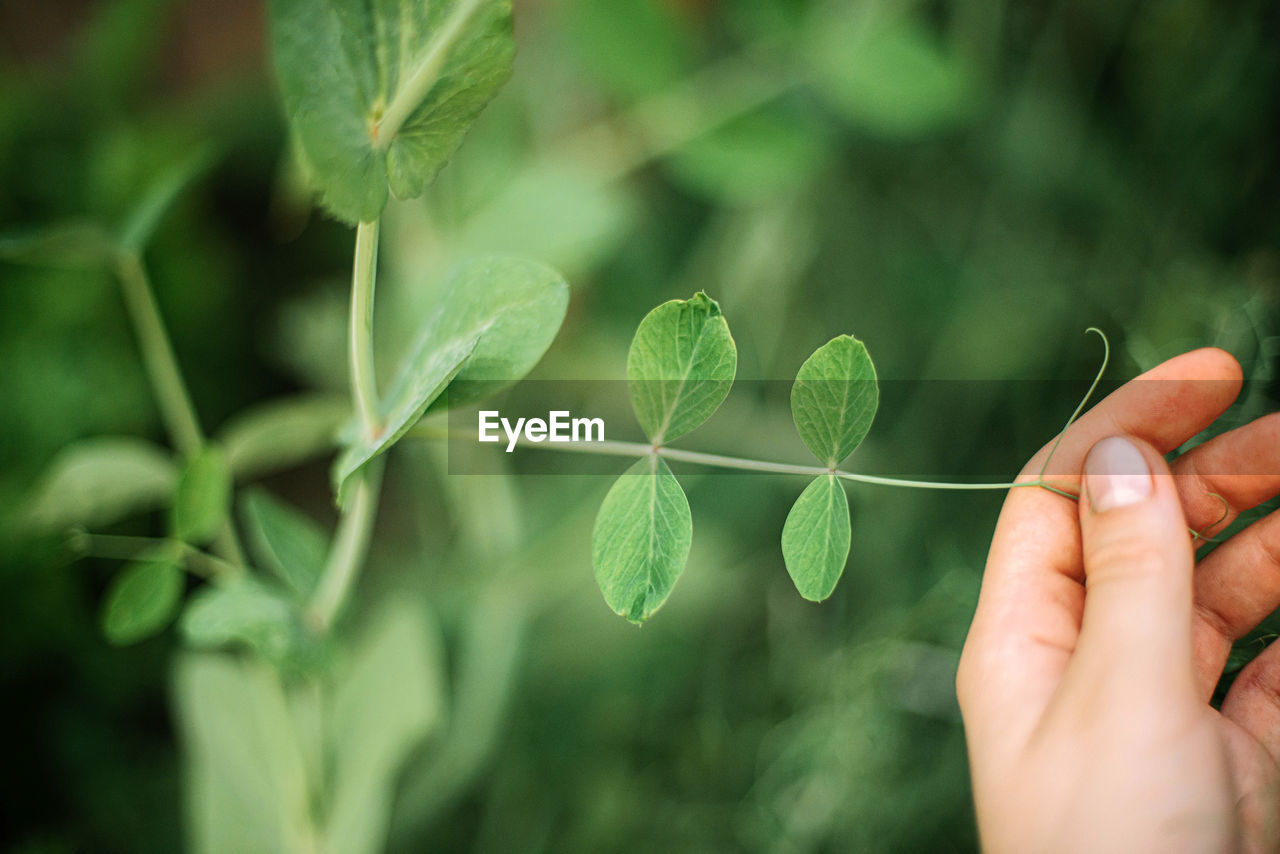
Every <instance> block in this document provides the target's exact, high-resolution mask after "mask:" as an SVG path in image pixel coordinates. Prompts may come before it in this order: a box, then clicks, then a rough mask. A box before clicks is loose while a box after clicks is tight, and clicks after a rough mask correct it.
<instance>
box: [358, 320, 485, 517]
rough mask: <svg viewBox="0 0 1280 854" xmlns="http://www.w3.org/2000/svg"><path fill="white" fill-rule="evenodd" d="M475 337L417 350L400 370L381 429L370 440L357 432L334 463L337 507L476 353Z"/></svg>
mask: <svg viewBox="0 0 1280 854" xmlns="http://www.w3.org/2000/svg"><path fill="white" fill-rule="evenodd" d="M478 337H479V336H478V335H477V334H475V333H473V334H472V335H471V336H470V337H465V338H454V339H446V340H444V341H443V342H441V343H439V344H437V343H436V342H435V341H432V342H431V343H430V344H426V343H424V344H423V346H421V347H419V348H417V349H416V350H415V352H414V353H413V354H412V356H411V357H410V359H409V360H408V361H407V362H406V363H405V364H404V366H403V367H402V368H401V370H400V374H399V377H398V378H397V380H396V382H395V384H394V385H393V386H392V388H391V392H390V394H389V395H388V396H387V399H386V401H385V402H384V403H383V405H382V411H383V412H384V413H385V415H384V416H383V419H382V427H381V429H380V430H379V431H378V432H377V433H376V434H374V435H373V436H366V435H363V434H362V433H361V432H360V430H359V429H358V428H353V429H355V430H356V433H357V436H356V438H355V441H353V442H352V444H351V445H349V446H348V447H347V449H346V450H345V451H343V452H342V454H341V455H340V456H339V457H338V459H337V460H336V461H334V465H333V489H334V492H335V493H336V494H337V496H338V503H339V504H341V505H344V506H345V505H346V503H347V492H348V489H349V486H350V483H351V476H352V475H354V474H355V473H356V472H357V471H359V470H360V467H361V466H363V465H364V464H365V463H367V462H369V460H371V459H373V458H374V457H376V456H378V455H379V454H381V453H385V452H386V451H387V450H388V449H389V448H390V447H391V446H392V445H394V444H395V443H396V442H397V441H399V440H400V437H401V436H403V435H404V434H405V433H406V432H407V431H408V430H409V428H410V427H412V426H413V425H414V424H415V423H416V422H417V421H418V419H419V418H421V417H422V413H424V412H426V410H427V407H428V406H430V405H431V402H432V401H433V400H435V399H436V398H437V397H439V396H440V394H441V393H442V392H444V389H445V386H447V385H448V384H449V381H450V380H452V379H453V378H454V377H455V376H457V375H458V372H459V371H461V370H462V367H463V365H465V364H466V362H467V359H468V358H469V357H470V356H471V354H472V353H473V352H474V351H475V349H476V342H477V340H478Z"/></svg>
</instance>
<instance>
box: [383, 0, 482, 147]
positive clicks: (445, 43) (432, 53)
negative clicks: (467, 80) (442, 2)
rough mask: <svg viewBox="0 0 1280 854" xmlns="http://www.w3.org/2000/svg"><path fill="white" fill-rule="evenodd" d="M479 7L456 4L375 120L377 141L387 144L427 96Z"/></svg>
mask: <svg viewBox="0 0 1280 854" xmlns="http://www.w3.org/2000/svg"><path fill="white" fill-rule="evenodd" d="M478 8H480V0H461V1H460V2H459V3H458V5H457V6H456V7H455V8H454V11H453V14H452V15H450V16H449V19H448V20H446V21H445V22H444V24H443V25H442V26H441V27H440V29H439V30H437V31H436V35H435V38H433V39H432V40H431V43H430V44H428V45H427V49H426V50H425V51H424V52H423V54H422V58H421V59H420V60H418V65H417V67H416V68H414V69H413V71H412V72H411V73H410V74H409V77H408V78H407V79H406V80H405V82H404V84H403V85H402V86H401V87H400V89H399V91H397V92H396V94H395V97H393V98H392V99H391V103H390V104H388V105H387V109H386V112H384V113H383V114H382V116H381V117H380V118H379V119H378V120H377V121H376V122H375V124H374V125H373V128H372V129H371V131H370V135H371V136H372V138H373V142H374V145H376V146H377V147H379V148H386V147H387V146H389V145H391V143H392V141H394V140H395V138H396V134H398V133H399V132H400V128H402V127H404V123H405V122H406V121H408V120H409V116H410V115H411V114H412V113H413V111H414V110H416V109H418V106H419V105H420V104H421V103H422V100H423V99H424V98H426V97H427V93H428V92H430V91H431V87H432V86H434V85H436V81H437V80H439V79H440V70H441V69H442V68H443V67H444V62H445V59H447V58H448V55H449V48H451V47H452V46H453V44H454V42H455V41H456V40H457V38H458V36H459V34H460V33H461V32H462V28H463V27H465V26H466V25H467V21H469V20H470V19H471V16H472V15H473V14H475V11H476V9H478Z"/></svg>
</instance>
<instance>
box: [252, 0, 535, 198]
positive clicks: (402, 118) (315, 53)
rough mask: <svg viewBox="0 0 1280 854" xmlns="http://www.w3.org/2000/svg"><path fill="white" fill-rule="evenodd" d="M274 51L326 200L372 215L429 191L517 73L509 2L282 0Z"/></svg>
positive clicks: (274, 14) (275, 9) (275, 14)
mask: <svg viewBox="0 0 1280 854" xmlns="http://www.w3.org/2000/svg"><path fill="white" fill-rule="evenodd" d="M270 15H271V35H272V47H273V50H272V53H273V56H274V60H275V69H276V76H277V78H278V79H279V81H280V90H281V93H282V95H283V97H284V105H285V111H286V112H287V113H288V115H289V121H290V124H291V127H292V131H293V137H294V139H295V141H296V143H297V148H298V150H299V152H300V154H301V157H302V159H303V160H304V161H305V163H306V166H307V168H308V170H309V172H310V174H311V175H312V178H313V180H314V181H315V183H316V187H317V189H318V190H319V191H320V192H321V193H322V195H323V202H324V205H325V207H326V208H327V209H328V210H329V211H330V212H331V213H333V214H334V215H335V216H337V217H339V218H340V219H343V220H346V221H347V222H351V223H354V222H357V221H360V220H373V219H375V218H377V216H378V215H379V214H380V213H381V212H382V209H383V207H385V206H386V203H387V198H388V193H391V194H394V195H395V196H397V197H398V198H402V199H403V198H412V197H414V196H417V195H419V194H421V193H422V191H423V190H424V189H425V188H426V186H427V184H428V183H430V181H431V179H432V178H433V177H435V174H436V172H438V171H439V169H440V167H441V166H443V165H444V163H445V161H446V160H447V159H448V158H449V156H450V155H451V154H452V153H453V151H454V149H456V148H457V147H458V144H459V143H460V142H461V141H462V137H463V135H464V134H465V133H466V131H467V128H468V127H470V125H471V123H472V121H474V120H475V117H476V116H477V115H478V114H479V113H480V111H481V110H482V109H483V108H484V106H485V105H486V104H487V103H488V102H489V100H490V99H491V98H492V97H493V96H494V94H496V93H497V91H498V89H499V88H500V87H501V86H502V84H503V83H504V82H505V81H506V79H507V77H508V75H509V74H510V72H511V61H512V57H513V55H514V53H515V42H514V40H513V38H512V34H511V2H510V0H452V2H429V0H402V2H398V3H392V2H387V1H386V0H379V2H374V3H363V2H356V0H328V2H321V0H273V2H272V3H271V5H270Z"/></svg>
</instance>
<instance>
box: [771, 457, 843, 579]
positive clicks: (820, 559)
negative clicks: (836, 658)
mask: <svg viewBox="0 0 1280 854" xmlns="http://www.w3.org/2000/svg"><path fill="white" fill-rule="evenodd" d="M850 534H851V531H850V524H849V499H848V498H847V497H846V496H845V494H844V487H843V486H841V484H840V482H839V481H838V480H837V479H836V478H835V477H834V476H833V475H823V476H822V477H819V478H815V479H814V481H813V482H812V483H810V484H809V485H808V486H807V487H805V490H804V492H802V493H800V498H799V499H797V500H796V503H795V505H794V506H793V507H792V508H791V512H790V513H788V514H787V521H786V524H785V525H783V527H782V558H783V560H784V561H785V563H786V565H787V572H788V573H789V574H790V575H791V580H792V581H794V582H795V585H796V590H799V591H800V595H801V596H803V597H804V598H806V599H808V600H809V601H811V602H821V601H822V600H823V599H826V598H827V597H828V596H830V595H831V592H832V591H833V590H835V588H836V582H837V581H839V580H840V575H841V573H843V572H844V564H845V561H846V560H848V559H849V542H850Z"/></svg>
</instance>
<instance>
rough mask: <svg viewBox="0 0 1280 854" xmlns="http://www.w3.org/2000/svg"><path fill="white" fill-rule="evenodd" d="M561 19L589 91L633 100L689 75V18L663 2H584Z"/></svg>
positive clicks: (693, 49) (692, 46) (691, 40)
mask: <svg viewBox="0 0 1280 854" xmlns="http://www.w3.org/2000/svg"><path fill="white" fill-rule="evenodd" d="M572 10H573V11H572V14H569V15H566V16H565V18H564V21H563V23H564V26H565V27H566V28H567V29H568V32H569V35H570V38H569V39H567V40H566V41H567V42H568V44H569V46H570V48H572V49H573V50H574V51H575V52H576V53H577V54H578V55H579V57H580V58H581V61H582V63H583V64H584V65H585V66H586V71H587V75H586V76H587V78H588V79H590V80H591V83H592V86H593V87H598V88H599V89H602V90H604V91H605V92H607V93H609V94H611V95H616V96H618V97H621V98H624V99H628V100H634V99H636V98H642V97H644V96H646V95H655V94H657V93H658V92H660V91H662V90H664V89H668V88H671V87H674V86H676V85H677V84H679V83H680V82H681V81H682V80H684V79H686V78H687V77H688V76H689V75H690V74H691V73H693V71H694V70H695V63H694V61H693V56H694V55H695V52H696V47H695V45H696V42H695V37H694V34H693V30H694V29H695V28H694V27H692V26H691V23H692V22H693V20H694V18H693V16H690V15H685V14H681V13H682V12H684V11H685V10H684V9H682V8H680V7H678V6H673V5H671V4H670V3H667V2H665V0H590V2H586V3H575V4H574V5H573V7H572Z"/></svg>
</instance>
